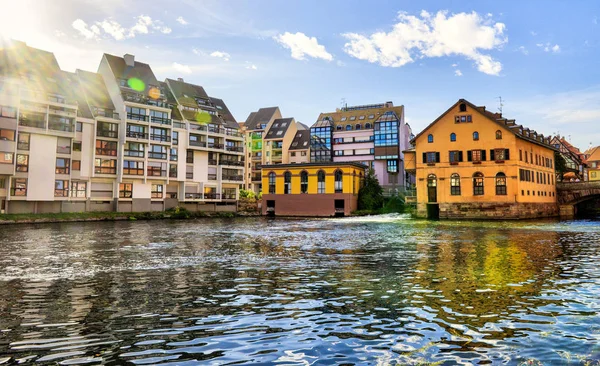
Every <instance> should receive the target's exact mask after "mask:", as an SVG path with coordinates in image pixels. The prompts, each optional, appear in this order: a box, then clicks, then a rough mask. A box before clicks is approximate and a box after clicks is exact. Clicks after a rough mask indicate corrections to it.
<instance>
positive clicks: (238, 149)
mask: <svg viewBox="0 0 600 366" xmlns="http://www.w3.org/2000/svg"><path fill="white" fill-rule="evenodd" d="M226 150H227V151H234V152H240V153H243V152H244V147H243V146H227V148H226Z"/></svg>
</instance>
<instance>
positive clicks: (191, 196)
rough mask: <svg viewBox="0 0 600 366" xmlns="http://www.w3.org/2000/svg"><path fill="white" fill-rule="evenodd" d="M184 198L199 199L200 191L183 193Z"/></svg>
mask: <svg viewBox="0 0 600 366" xmlns="http://www.w3.org/2000/svg"><path fill="white" fill-rule="evenodd" d="M185 199H186V200H201V199H202V193H186V194H185Z"/></svg>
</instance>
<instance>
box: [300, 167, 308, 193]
mask: <svg viewBox="0 0 600 366" xmlns="http://www.w3.org/2000/svg"><path fill="white" fill-rule="evenodd" d="M300 192H301V193H308V173H307V172H306V171H303V172H302V173H300Z"/></svg>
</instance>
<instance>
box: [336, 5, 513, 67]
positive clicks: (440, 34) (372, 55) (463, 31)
mask: <svg viewBox="0 0 600 366" xmlns="http://www.w3.org/2000/svg"><path fill="white" fill-rule="evenodd" d="M398 20H399V22H398V23H396V24H395V25H394V27H393V29H392V30H391V31H390V32H388V33H386V32H376V33H373V34H371V35H368V36H365V35H361V34H357V33H346V34H343V36H344V37H346V38H347V39H348V43H346V44H345V45H344V51H345V52H346V53H347V54H349V55H350V56H352V57H356V58H358V59H361V60H366V61H369V62H371V63H378V64H380V65H381V66H389V67H401V66H404V65H406V64H408V63H412V62H414V61H415V59H419V58H427V57H443V56H450V55H459V56H464V57H466V58H467V59H470V60H472V61H474V62H475V65H476V66H477V69H478V70H479V71H481V72H483V73H486V74H489V75H498V74H499V73H500V71H501V70H502V64H501V63H500V62H499V61H496V60H494V59H493V58H492V57H491V56H490V55H486V54H482V53H481V50H492V49H498V48H501V47H502V45H503V44H504V43H506V42H507V41H508V39H507V37H506V36H504V30H505V25H504V24H503V23H494V22H493V21H491V20H490V19H485V18H484V17H482V16H480V15H479V14H477V13H476V12H472V13H458V14H451V15H450V16H448V12H447V11H439V12H437V13H436V14H435V15H432V14H429V13H428V12H426V11H422V12H421V14H420V16H414V15H408V14H407V13H404V12H400V13H399V14H398Z"/></svg>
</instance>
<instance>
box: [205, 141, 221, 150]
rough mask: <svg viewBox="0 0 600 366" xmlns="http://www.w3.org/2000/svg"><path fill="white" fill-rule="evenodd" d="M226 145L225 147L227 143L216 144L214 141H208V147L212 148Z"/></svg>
mask: <svg viewBox="0 0 600 366" xmlns="http://www.w3.org/2000/svg"><path fill="white" fill-rule="evenodd" d="M224 147H225V145H223V144H215V143H214V142H209V143H208V148H210V149H223V148H224Z"/></svg>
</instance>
